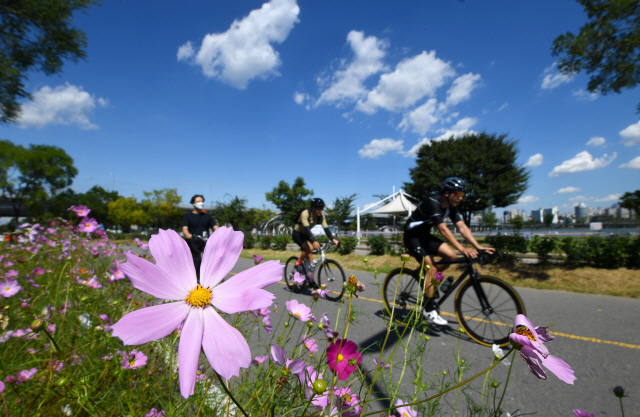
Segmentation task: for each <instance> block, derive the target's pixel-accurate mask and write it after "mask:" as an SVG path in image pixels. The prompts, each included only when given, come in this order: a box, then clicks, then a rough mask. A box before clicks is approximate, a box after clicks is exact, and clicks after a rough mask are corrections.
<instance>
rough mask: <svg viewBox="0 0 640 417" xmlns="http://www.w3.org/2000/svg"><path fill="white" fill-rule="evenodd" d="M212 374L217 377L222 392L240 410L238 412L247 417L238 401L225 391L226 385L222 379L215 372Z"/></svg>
mask: <svg viewBox="0 0 640 417" xmlns="http://www.w3.org/2000/svg"><path fill="white" fill-rule="evenodd" d="M213 372H214V373H215V374H216V376H217V377H218V381H220V385H222V388H223V389H224V392H226V393H227V395H228V396H229V398H231V401H233V403H234V404H235V405H236V407H238V408H239V409H240V411H242V414H244V415H245V416H246V417H249V415H247V413H246V412H245V411H244V408H242V406H241V405H240V403H238V401H236V399H235V398H234V397H233V395H231V392H229V390H228V389H227V385H226V384H225V383H224V381H223V380H222V377H221V376H220V375H219V374H218V373H217V372H216V371H213Z"/></svg>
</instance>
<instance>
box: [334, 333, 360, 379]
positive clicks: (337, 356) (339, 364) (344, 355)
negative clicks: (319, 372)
mask: <svg viewBox="0 0 640 417" xmlns="http://www.w3.org/2000/svg"><path fill="white" fill-rule="evenodd" d="M360 362H362V354H361V353H360V352H358V345H356V344H355V343H353V342H352V341H350V340H344V339H337V340H336V341H335V342H332V343H331V344H330V345H329V347H328V348H327V363H328V364H329V369H331V371H332V372H333V373H334V374H336V375H337V376H338V378H340V380H342V381H345V380H346V379H347V378H349V375H351V373H352V372H353V371H355V370H356V368H357V367H358V364H359V363H360Z"/></svg>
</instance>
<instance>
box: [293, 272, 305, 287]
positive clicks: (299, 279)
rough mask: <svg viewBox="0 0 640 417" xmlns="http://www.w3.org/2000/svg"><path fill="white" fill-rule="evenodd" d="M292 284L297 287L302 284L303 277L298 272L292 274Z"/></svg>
mask: <svg viewBox="0 0 640 417" xmlns="http://www.w3.org/2000/svg"><path fill="white" fill-rule="evenodd" d="M293 283H294V284H296V285H297V286H298V287H299V286H301V285H302V284H304V276H302V275H300V272H296V273H295V274H293Z"/></svg>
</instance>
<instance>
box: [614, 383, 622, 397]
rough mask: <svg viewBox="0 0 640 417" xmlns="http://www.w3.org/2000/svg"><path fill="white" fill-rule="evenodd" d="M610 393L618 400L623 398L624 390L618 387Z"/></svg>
mask: <svg viewBox="0 0 640 417" xmlns="http://www.w3.org/2000/svg"><path fill="white" fill-rule="evenodd" d="M612 391H613V395H615V396H616V397H618V398H623V397H624V388H622V387H621V386H620V385H618V386H617V387H615V388H614V389H613V390H612Z"/></svg>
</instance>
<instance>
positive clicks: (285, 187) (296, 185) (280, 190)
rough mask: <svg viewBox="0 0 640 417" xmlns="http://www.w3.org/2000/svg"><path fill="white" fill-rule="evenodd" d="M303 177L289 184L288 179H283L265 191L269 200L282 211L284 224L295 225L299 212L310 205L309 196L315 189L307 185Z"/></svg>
mask: <svg viewBox="0 0 640 417" xmlns="http://www.w3.org/2000/svg"><path fill="white" fill-rule="evenodd" d="M305 185H306V184H305V182H304V179H303V178H302V177H298V178H296V179H295V181H294V182H293V185H292V186H289V184H287V182H286V181H284V180H282V181H280V182H279V183H278V185H277V186H276V187H274V188H273V190H271V191H270V192H267V193H265V197H266V199H267V201H270V202H272V203H273V205H275V206H276V207H277V208H278V209H279V210H280V211H281V212H282V213H283V220H284V224H286V225H287V226H293V225H294V224H295V222H296V221H297V220H298V219H297V218H296V217H297V215H298V212H299V211H300V210H302V209H305V208H307V207H309V198H306V197H309V196H312V195H313V190H309V189H307V188H306V187H305Z"/></svg>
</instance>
